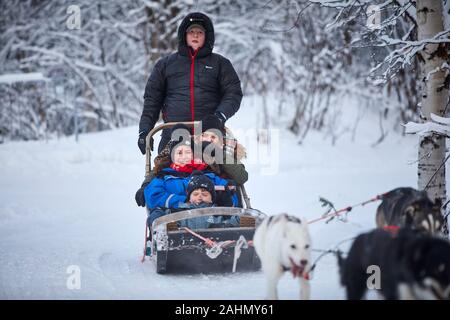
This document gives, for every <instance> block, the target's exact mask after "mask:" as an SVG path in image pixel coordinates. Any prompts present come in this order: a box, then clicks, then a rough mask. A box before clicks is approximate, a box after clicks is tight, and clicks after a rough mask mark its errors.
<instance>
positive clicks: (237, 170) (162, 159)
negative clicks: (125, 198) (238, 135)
mask: <svg viewBox="0 0 450 320" xmlns="http://www.w3.org/2000/svg"><path fill="white" fill-rule="evenodd" d="M201 125H202V130H201V132H202V133H201V134H199V135H197V136H194V142H197V143H199V144H200V143H202V149H201V150H202V155H201V156H204V158H207V159H204V160H205V162H207V163H208V164H209V167H208V170H210V171H212V172H214V173H215V174H216V175H218V176H220V177H222V178H224V179H231V180H233V181H234V182H235V183H236V184H237V185H243V184H244V183H245V182H246V181H247V180H248V173H247V171H246V170H245V166H244V165H243V164H242V163H241V162H240V160H241V159H243V158H244V157H245V149H244V147H243V146H242V145H241V144H239V143H235V141H234V142H233V141H232V142H231V143H232V146H230V144H226V143H225V144H224V137H225V135H224V134H225V127H224V126H223V125H222V124H221V123H220V122H219V121H217V120H216V119H215V118H214V117H206V118H205V119H204V120H203V121H202V122H201ZM190 132H191V131H190V130H189V128H188V127H186V126H185V125H182V124H178V125H176V126H174V127H173V128H172V131H171V136H175V137H174V139H172V140H171V141H169V142H168V144H167V145H166V146H165V148H164V149H163V150H162V152H161V153H160V154H159V155H158V156H157V157H156V158H155V160H154V164H155V165H154V170H153V171H152V172H151V174H150V175H149V176H147V177H146V179H145V180H144V182H143V183H142V186H141V188H140V189H138V191H137V192H136V195H135V200H136V203H137V205H138V206H142V207H144V206H145V205H146V200H145V196H144V189H145V188H146V187H147V186H148V184H149V183H150V182H151V181H152V179H153V178H155V176H156V172H159V171H160V170H161V168H165V167H169V165H170V163H171V150H172V149H171V148H172V144H173V143H175V142H177V141H179V139H177V138H178V137H181V136H183V137H184V139H187V136H190ZM175 133H176V134H175ZM218 149H219V150H220V151H223V152H217V155H218V156H217V157H216V155H215V153H216V152H215V151H216V150H218ZM203 151H205V152H203ZM219 155H220V158H222V160H221V159H220V158H219ZM216 158H218V159H216Z"/></svg>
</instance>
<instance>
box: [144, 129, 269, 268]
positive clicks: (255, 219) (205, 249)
mask: <svg viewBox="0 0 450 320" xmlns="http://www.w3.org/2000/svg"><path fill="white" fill-rule="evenodd" d="M178 123H182V124H185V125H186V126H188V127H192V126H194V125H197V124H198V123H195V122H177V123H175V122H173V123H165V124H162V125H160V126H157V127H155V128H154V129H153V130H152V131H150V133H149V134H148V135H147V152H146V176H148V175H150V172H151V151H152V150H153V135H154V134H155V133H157V132H158V131H160V130H162V129H167V128H172V127H173V126H174V125H176V124H178ZM227 136H232V133H231V132H230V131H229V130H228V129H227ZM236 193H237V195H238V198H239V204H240V207H207V208H197V209H185V210H177V212H174V213H170V214H167V215H165V216H162V217H160V218H157V219H156V220H155V221H154V222H153V224H152V226H151V230H149V229H148V228H147V227H146V236H145V239H146V242H145V248H144V256H143V261H144V260H145V256H150V257H151V259H152V260H154V261H155V264H156V272H157V273H169V272H170V273H179V272H190V273H192V272H193V273H198V272H201V273H208V272H231V271H232V272H234V271H251V270H258V269H259V268H260V261H259V259H258V256H257V254H256V252H255V250H254V248H253V245H252V240H253V235H254V233H255V229H256V227H257V226H258V225H259V224H260V223H261V221H262V220H263V219H264V217H265V216H266V215H265V214H264V213H262V212H261V211H259V210H257V209H253V208H251V206H250V199H249V198H248V196H247V193H246V191H245V188H244V186H243V185H238V186H237V187H236ZM146 210H147V213H149V212H150V209H149V208H148V207H147V208H146ZM230 216H235V217H238V220H239V225H233V226H232V225H229V224H226V223H214V224H210V226H209V227H208V228H201V229H190V228H187V227H183V226H182V225H183V224H182V222H183V221H184V220H187V219H192V218H198V217H208V218H210V219H213V218H214V217H230ZM149 231H150V232H151V237H148V233H147V232H149ZM150 239H151V240H150Z"/></svg>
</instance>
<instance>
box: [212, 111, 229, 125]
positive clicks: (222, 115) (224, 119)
mask: <svg viewBox="0 0 450 320" xmlns="http://www.w3.org/2000/svg"><path fill="white" fill-rule="evenodd" d="M214 115H215V116H216V117H217V119H219V121H220V122H221V123H222V125H224V124H225V121H227V117H226V116H225V115H224V114H223V113H222V112H220V111H216V112H214Z"/></svg>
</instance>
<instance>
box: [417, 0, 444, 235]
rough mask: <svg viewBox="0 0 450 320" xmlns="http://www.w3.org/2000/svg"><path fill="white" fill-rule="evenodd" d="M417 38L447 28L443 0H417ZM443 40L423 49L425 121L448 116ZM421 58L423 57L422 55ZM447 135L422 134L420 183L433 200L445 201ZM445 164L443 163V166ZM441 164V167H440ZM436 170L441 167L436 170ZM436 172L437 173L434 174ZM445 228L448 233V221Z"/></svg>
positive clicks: (423, 107)
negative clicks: (427, 135)
mask: <svg viewBox="0 0 450 320" xmlns="http://www.w3.org/2000/svg"><path fill="white" fill-rule="evenodd" d="M416 3H417V24H418V40H419V41H421V40H424V39H429V38H432V37H434V36H435V35H436V34H438V33H439V32H442V31H443V30H444V19H443V10H442V9H443V8H442V1H436V0H417V2H416ZM444 45H445V44H444V43H442V44H427V45H426V46H425V48H424V50H423V51H422V52H421V53H420V55H421V57H422V58H423V59H420V60H421V69H422V70H421V71H422V103H421V118H422V119H423V121H424V122H427V121H430V113H435V114H437V115H440V116H445V114H444V113H445V111H446V110H445V107H446V105H447V101H448V98H449V96H448V89H447V88H445V85H444V82H445V77H446V75H447V72H446V69H444V68H442V66H443V64H444V63H445V62H446V59H445V50H443V48H444ZM419 58H420V57H419ZM444 159H445V137H443V136H442V135H432V136H429V137H424V138H420V144H419V164H418V187H419V189H420V190H423V189H426V191H427V193H428V195H429V196H430V198H431V199H433V200H438V199H439V200H441V201H445V199H446V186H445V165H442V163H443V162H444ZM441 165H442V167H441ZM439 167H441V168H440V169H439ZM437 170H439V171H438V172H437ZM433 175H434V177H433ZM443 232H445V233H446V234H448V226H447V223H445V225H444V226H443Z"/></svg>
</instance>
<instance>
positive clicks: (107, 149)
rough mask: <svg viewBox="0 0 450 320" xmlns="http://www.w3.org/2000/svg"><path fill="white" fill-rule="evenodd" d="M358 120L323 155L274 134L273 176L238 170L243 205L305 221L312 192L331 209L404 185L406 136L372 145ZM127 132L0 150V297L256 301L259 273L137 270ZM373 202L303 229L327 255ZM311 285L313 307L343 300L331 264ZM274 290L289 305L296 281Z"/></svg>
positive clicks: (320, 148) (409, 181)
mask: <svg viewBox="0 0 450 320" xmlns="http://www.w3.org/2000/svg"><path fill="white" fill-rule="evenodd" d="M255 108H256V107H254V106H253V105H251V104H250V105H245V104H244V106H243V107H242V109H241V110H240V111H239V112H240V113H239V117H240V118H239V119H234V118H233V119H232V120H230V122H229V126H230V127H231V128H233V127H239V126H241V127H244V128H249V127H251V126H253V125H254V121H255V120H252V121H253V122H252V121H250V119H253V118H254V117H252V112H254V110H255ZM369 120H370V119H369ZM369 120H368V121H367V123H366V125H367V126H364V127H363V128H362V129H361V130H360V134H359V137H360V139H359V140H358V141H357V142H353V143H352V142H349V141H348V139H343V140H342V141H340V140H339V141H338V143H337V145H336V146H334V147H332V146H331V144H330V142H329V141H326V140H324V138H323V136H322V135H319V134H313V135H311V137H310V138H309V140H307V141H306V142H305V143H304V144H303V145H301V146H297V145H296V140H295V138H294V137H293V136H292V135H291V134H290V133H288V132H286V131H282V138H281V144H280V152H281V154H282V155H285V156H284V157H282V159H281V160H280V170H279V172H278V174H276V175H270V176H267V175H263V174H262V173H261V170H260V167H259V166H258V165H248V166H247V168H248V170H249V175H250V180H249V182H248V183H247V184H246V186H247V191H248V193H249V195H250V197H251V201H252V205H253V206H254V207H255V208H258V209H260V210H262V211H264V212H266V213H267V214H269V215H271V214H277V213H280V212H288V213H290V214H293V215H297V216H300V217H306V218H308V219H312V218H315V217H318V216H320V214H321V213H322V212H323V209H322V208H321V207H320V203H319V201H318V197H319V196H323V197H325V198H328V199H329V200H331V201H333V202H334V204H335V206H336V208H342V207H344V206H347V205H351V204H356V203H359V202H361V201H364V200H367V199H369V198H371V197H373V196H375V195H376V194H378V193H381V192H384V191H387V190H389V189H392V188H395V187H398V186H413V187H414V186H415V177H416V165H415V164H413V165H408V162H412V161H414V159H415V158H416V139H415V138H412V137H401V136H395V135H392V137H391V139H390V140H389V141H386V142H384V143H382V144H381V145H378V146H377V147H374V148H372V147H370V146H369V145H370V143H371V142H373V141H375V140H376V139H377V134H378V131H377V129H376V126H377V125H376V124H374V122H370V121H369ZM136 132H137V128H136V127H131V128H125V129H120V130H114V131H109V132H103V133H95V134H87V135H82V136H81V139H80V142H79V143H78V144H76V143H75V142H74V141H73V138H64V139H60V140H54V141H49V142H47V143H46V142H16V143H7V144H4V145H0V177H1V178H0V257H1V263H0V298H2V299H25V298H27V299H138V298H139V299H262V298H264V290H265V283H264V278H263V275H262V273H261V272H256V273H243V274H242V273H237V274H225V275H164V276H162V275H158V274H156V273H155V270H154V265H153V264H152V262H146V263H144V264H141V263H140V261H139V258H140V255H141V251H142V246H143V229H144V225H143V224H144V221H145V213H144V209H143V208H140V207H137V206H136V204H135V202H134V193H135V191H136V189H137V188H138V187H139V186H140V184H141V182H142V178H143V175H144V158H143V157H142V156H141V155H140V154H139V151H138V149H137V147H136V141H135V140H136ZM286 155H289V157H287V156H286ZM269 192H270V194H269ZM376 206H377V203H374V204H370V205H367V206H365V207H361V208H357V209H355V210H354V211H352V212H351V213H349V216H348V217H349V222H348V223H342V222H338V221H333V222H331V223H329V224H325V223H323V222H318V223H316V224H314V225H311V234H312V239H313V247H315V248H320V249H326V248H328V247H330V246H332V245H334V244H336V243H337V242H338V241H340V240H342V239H346V238H350V237H352V236H353V235H356V234H358V233H360V232H363V231H365V230H368V229H370V228H372V227H374V213H375V209H376ZM348 245H349V243H347V244H345V245H343V246H342V248H343V249H345V248H346V247H347V246H348ZM315 256H317V254H316V255H315ZM71 265H76V266H78V267H79V268H80V270H81V289H80V290H70V289H68V288H67V285H66V282H67V279H68V276H69V274H68V273H67V268H68V267H69V266H71ZM311 286H312V298H313V299H342V298H344V292H343V290H342V288H341V287H340V286H339V283H338V273H337V266H336V261H335V259H334V257H333V256H327V257H325V258H323V259H322V260H321V262H320V264H319V265H318V266H317V268H316V272H315V275H314V279H313V280H312V285H311ZM279 293H280V298H281V299H297V298H298V284H297V281H293V280H292V277H291V276H290V275H288V274H286V275H285V276H284V277H283V279H282V280H281V282H280V286H279Z"/></svg>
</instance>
